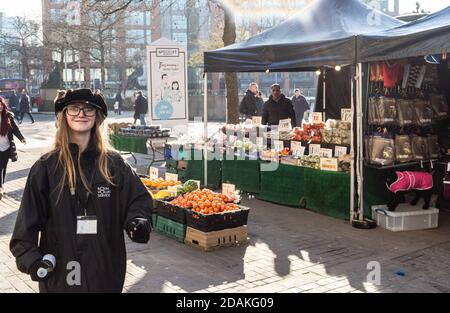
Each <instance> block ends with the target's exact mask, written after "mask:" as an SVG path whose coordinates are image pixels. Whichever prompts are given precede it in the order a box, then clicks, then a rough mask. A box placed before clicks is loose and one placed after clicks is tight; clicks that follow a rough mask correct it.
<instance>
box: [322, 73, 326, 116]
mask: <svg viewBox="0 0 450 313" xmlns="http://www.w3.org/2000/svg"><path fill="white" fill-rule="evenodd" d="M326 76H327V69H326V68H324V69H323V101H322V104H323V122H325V108H326V101H327V100H326V99H325V96H326V92H325V89H326V86H327V84H326V82H325V80H326Z"/></svg>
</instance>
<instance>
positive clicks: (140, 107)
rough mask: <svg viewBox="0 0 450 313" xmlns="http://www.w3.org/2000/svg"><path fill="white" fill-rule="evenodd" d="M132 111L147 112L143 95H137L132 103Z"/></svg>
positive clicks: (146, 104) (146, 103)
mask: <svg viewBox="0 0 450 313" xmlns="http://www.w3.org/2000/svg"><path fill="white" fill-rule="evenodd" d="M134 111H135V112H136V113H137V114H147V112H148V102H147V98H145V97H144V96H143V95H139V96H137V98H136V101H135V104H134Z"/></svg>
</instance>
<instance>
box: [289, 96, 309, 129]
mask: <svg viewBox="0 0 450 313" xmlns="http://www.w3.org/2000/svg"><path fill="white" fill-rule="evenodd" d="M292 105H293V106H294V111H295V120H296V121H297V125H296V126H302V121H303V118H304V116H305V112H306V111H308V110H309V104H308V101H307V100H306V98H305V97H304V96H303V95H302V94H301V92H300V89H299V88H296V89H295V90H294V96H293V97H292Z"/></svg>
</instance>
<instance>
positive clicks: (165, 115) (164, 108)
mask: <svg viewBox="0 0 450 313" xmlns="http://www.w3.org/2000/svg"><path fill="white" fill-rule="evenodd" d="M155 113H156V117H158V119H160V120H168V119H170V118H171V117H172V114H173V106H172V104H171V103H170V102H169V101H167V100H161V101H159V102H158V104H156V107H155Z"/></svg>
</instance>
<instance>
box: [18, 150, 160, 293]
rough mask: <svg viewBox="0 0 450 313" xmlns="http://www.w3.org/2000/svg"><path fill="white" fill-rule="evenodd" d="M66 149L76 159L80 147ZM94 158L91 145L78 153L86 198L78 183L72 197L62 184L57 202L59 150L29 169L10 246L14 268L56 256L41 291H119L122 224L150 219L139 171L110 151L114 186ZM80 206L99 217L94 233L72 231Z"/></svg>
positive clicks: (149, 203) (26, 270) (81, 212)
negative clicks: (75, 273) (88, 185)
mask: <svg viewBox="0 0 450 313" xmlns="http://www.w3.org/2000/svg"><path fill="white" fill-rule="evenodd" d="M70 150H71V153H72V156H73V157H74V158H76V156H77V155H78V146H77V145H75V144H71V145H70ZM97 157H98V153H97V152H96V150H95V147H94V145H93V144H90V146H89V148H88V149H87V150H86V151H85V152H83V153H82V154H81V167H82V168H83V170H84V172H85V173H86V176H87V179H88V181H93V188H92V191H93V195H91V196H90V197H87V195H86V191H85V189H84V187H82V185H81V183H78V184H77V187H76V196H72V195H71V193H70V191H69V187H68V185H65V186H64V189H63V192H62V193H61V198H60V200H59V202H57V198H58V194H59V182H60V179H61V177H62V175H63V169H62V168H61V167H60V166H59V165H58V155H57V153H50V154H47V155H46V156H43V157H41V159H39V160H38V161H37V162H36V163H35V164H34V165H33V167H32V168H31V170H30V173H29V175H28V179H27V183H26V185H25V190H24V193H23V197H22V202H21V204H20V209H19V213H18V216H17V221H16V225H15V228H14V232H13V235H12V238H11V242H10V250H11V252H12V254H13V255H14V256H15V257H16V263H17V267H18V269H19V270H20V271H21V272H24V273H29V271H30V266H31V265H32V264H33V263H34V262H35V261H36V260H39V259H40V258H42V256H43V255H45V254H53V255H54V256H55V258H56V267H55V270H54V272H53V273H52V275H51V276H49V277H48V279H47V280H46V281H44V282H40V283H39V290H40V291H41V292H121V291H122V288H123V285H124V281H125V273H126V250H125V240H124V231H123V229H124V227H125V225H126V223H127V222H129V221H130V220H131V219H133V218H136V217H141V218H146V219H148V220H149V221H150V218H151V214H152V209H153V208H152V199H151V197H150V195H149V193H148V191H147V190H146V188H145V186H144V185H143V184H142V182H141V181H140V178H139V177H138V175H137V174H136V173H135V172H134V171H133V170H132V169H131V167H130V166H129V165H128V164H127V163H125V162H124V160H123V159H122V157H121V156H120V155H119V154H118V153H115V152H110V153H109V154H108V157H109V159H110V163H109V164H110V165H109V170H110V172H111V175H112V176H113V177H114V178H113V182H114V185H110V184H108V183H107V182H106V181H105V180H104V179H103V178H102V177H101V175H100V173H99V171H98V169H97V167H96V166H95V162H96V160H97ZM77 173H78V170H77ZM91 173H92V174H93V175H91ZM77 176H78V175H77ZM77 181H78V182H79V181H80V180H79V179H77ZM77 203H78V204H77ZM83 208H86V209H87V215H88V216H91V215H95V216H96V218H97V234H95V235H93V234H88V235H85V234H84V235H80V234H77V233H76V225H77V216H81V215H85V214H84V209H83ZM39 233H40V235H41V236H40V241H39V242H38V238H39ZM72 261H76V262H78V263H79V264H80V269H81V275H80V277H81V285H75V286H69V285H68V284H67V280H66V278H67V275H68V274H69V273H70V272H71V271H72V270H73V268H72V267H71V268H70V269H67V267H68V264H69V263H70V262H72ZM71 264H73V263H71ZM69 277H70V276H69Z"/></svg>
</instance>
